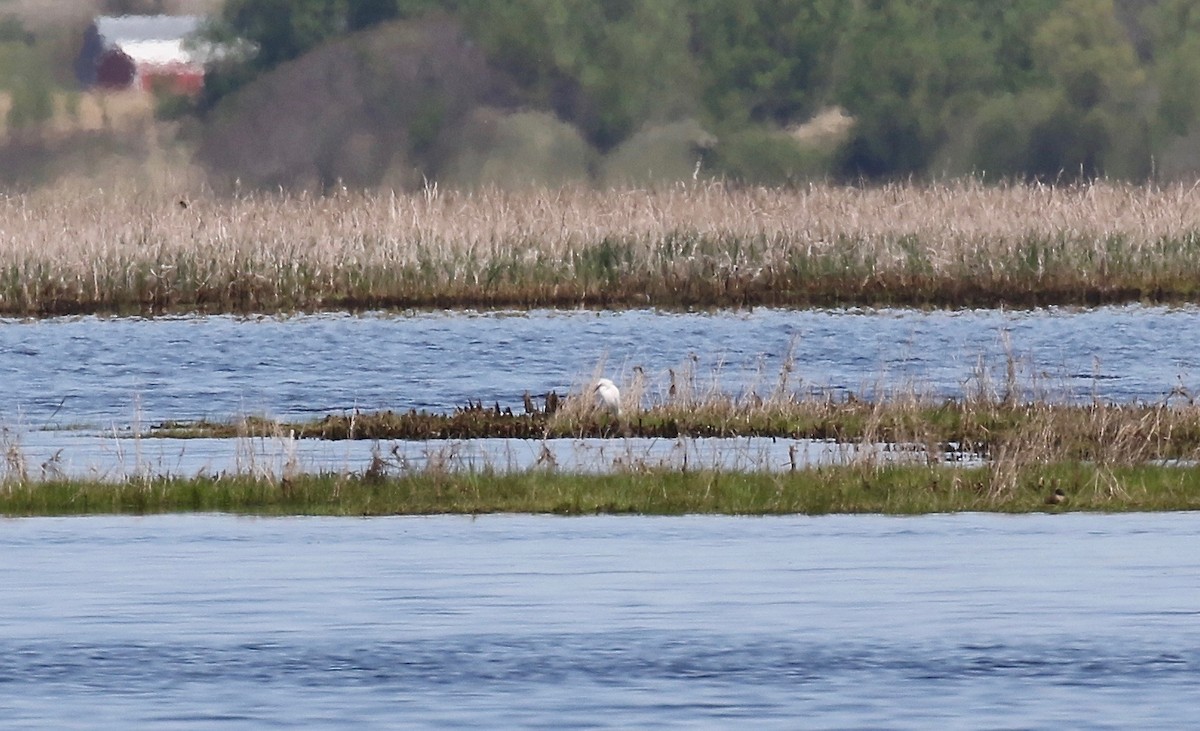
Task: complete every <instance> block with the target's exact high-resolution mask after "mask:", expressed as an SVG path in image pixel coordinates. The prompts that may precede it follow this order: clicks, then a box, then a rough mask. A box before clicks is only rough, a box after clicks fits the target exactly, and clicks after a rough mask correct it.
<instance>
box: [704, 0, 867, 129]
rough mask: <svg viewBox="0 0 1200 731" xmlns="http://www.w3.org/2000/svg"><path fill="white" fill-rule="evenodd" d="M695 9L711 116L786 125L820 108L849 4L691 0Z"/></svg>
mask: <svg viewBox="0 0 1200 731" xmlns="http://www.w3.org/2000/svg"><path fill="white" fill-rule="evenodd" d="M690 6H691V8H690V11H689V14H688V20H689V23H690V25H691V40H690V46H691V49H692V54H693V57H694V58H695V62H696V65H697V67H698V68H699V69H700V75H701V77H702V80H703V92H702V99H703V103H704V107H705V110H706V111H707V112H708V114H709V116H710V117H711V118H713V119H714V120H719V121H720V122H721V123H722V124H723V125H726V126H729V125H735V126H741V125H743V124H744V123H745V122H748V121H749V122H774V123H777V124H787V123H789V122H794V121H796V120H797V119H798V118H800V117H803V116H807V115H809V114H811V113H812V112H813V111H815V108H816V106H817V105H818V104H819V103H820V101H821V97H822V96H823V95H824V94H825V93H826V92H827V89H828V81H829V78H828V77H829V73H830V70H831V61H832V59H833V54H834V51H835V50H836V48H837V43H838V38H839V37H840V35H841V34H842V32H843V31H844V30H845V26H846V22H847V20H848V19H849V17H850V11H851V8H852V6H851V4H850V3H847V2H843V1H842V0H743V1H742V2H727V0H693V1H692V2H691V3H690Z"/></svg>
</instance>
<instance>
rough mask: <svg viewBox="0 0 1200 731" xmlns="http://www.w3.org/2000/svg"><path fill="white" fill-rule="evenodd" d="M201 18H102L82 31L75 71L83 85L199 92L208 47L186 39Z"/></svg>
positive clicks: (117, 88) (197, 26)
mask: <svg viewBox="0 0 1200 731" xmlns="http://www.w3.org/2000/svg"><path fill="white" fill-rule="evenodd" d="M202 22H203V19H202V18H201V17H200V16H197V15H123V16H119V17H116V16H101V17H98V18H96V19H95V20H94V21H92V24H91V25H90V26H89V27H88V29H87V31H86V32H85V33H84V36H83V45H82V46H81V48H80V49H79V56H78V57H77V58H76V60H75V76H76V78H77V79H78V80H79V83H80V85H81V86H83V87H84V88H85V89H93V88H100V89H113V90H119V89H140V90H142V91H152V90H159V89H163V90H167V91H171V92H174V93H179V94H195V93H197V92H199V91H200V89H201V88H202V87H203V86H204V63H205V61H206V60H207V58H206V56H207V55H208V52H207V51H206V50H205V49H204V47H203V46H201V45H196V44H194V43H189V42H188V39H189V38H190V37H192V36H193V35H195V34H196V32H197V31H199V30H200V27H201V23H202Z"/></svg>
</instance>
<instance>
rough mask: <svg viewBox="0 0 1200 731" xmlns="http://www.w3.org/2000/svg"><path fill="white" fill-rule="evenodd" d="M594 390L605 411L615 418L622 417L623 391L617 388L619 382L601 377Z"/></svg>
mask: <svg viewBox="0 0 1200 731" xmlns="http://www.w3.org/2000/svg"><path fill="white" fill-rule="evenodd" d="M593 391H594V392H595V394H596V399H597V400H598V401H599V403H600V406H602V407H603V408H604V410H605V411H607V412H608V413H610V414H612V415H613V417H615V418H618V419H619V418H621V391H620V390H619V389H618V388H617V384H615V383H613V382H612V381H610V380H608V379H607V378H601V379H600V380H598V381H596V388H595V389H593Z"/></svg>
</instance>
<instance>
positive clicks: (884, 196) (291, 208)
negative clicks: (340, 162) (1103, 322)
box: [0, 181, 1200, 315]
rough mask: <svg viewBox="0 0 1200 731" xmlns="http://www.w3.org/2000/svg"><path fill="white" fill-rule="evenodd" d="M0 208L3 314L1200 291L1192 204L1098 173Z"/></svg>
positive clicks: (966, 302)
mask: <svg viewBox="0 0 1200 731" xmlns="http://www.w3.org/2000/svg"><path fill="white" fill-rule="evenodd" d="M185 202H186V203H187V204H188V205H187V207H181V206H180V205H179V201H178V200H177V198H176V197H174V196H171V197H168V196H167V195H165V194H164V192H162V191H156V192H153V193H147V192H144V191H136V190H120V189H114V190H107V191H100V190H92V189H87V188H82V187H77V188H71V187H63V188H59V189H53V190H44V191H38V192H33V193H29V194H22V195H13V196H8V197H4V198H0V222H2V223H0V251H3V260H2V268H0V313H5V314H11V315H47V314H60V313H85V312H106V313H128V312H141V313H165V312H180V311H206V312H216V311H221V312H292V311H311V310H331V309H374V308H412V307H448V306H449V307H454V306H470V307H546V306H550V307H578V306H608V307H616V306H622V307H643V306H649V305H656V306H681V307H682V306H731V305H733V306H738V305H755V304H765V305H845V304H903V305H921V306H927V305H949V306H971V305H996V304H1000V303H1008V304H1012V305H1030V306H1032V305H1043V304H1053V303H1058V304H1069V303H1076V304H1093V303H1100V302H1121V301H1138V300H1145V301H1180V302H1184V301H1186V302H1195V301H1198V300H1200V296H1198V295H1200V228H1198V227H1197V223H1196V222H1197V221H1200V191H1197V190H1196V189H1194V188H1188V187H1182V186H1172V187H1147V186H1141V187H1139V186H1132V185H1125V184H1119V183H1113V182H1096V183H1090V184H1085V185H1075V186H1041V185H1029V186H1026V185H1008V186H999V187H987V186H983V185H980V184H977V183H974V182H970V181H965V182H953V183H944V184H930V185H915V184H910V185H890V186H884V187H874V188H852V187H839V186H832V185H814V186H811V187H807V188H801V189H761V188H734V187H730V186H726V185H722V184H700V185H691V186H678V187H668V188H661V189H655V190H612V191H594V190H589V189H582V188H577V189H563V190H552V191H551V190H544V191H527V192H521V193H506V192H501V191H496V190H485V191H477V192H455V191H443V190H439V189H436V188H431V189H429V190H426V191H424V192H418V193H414V194H392V193H355V192H349V191H343V192H341V193H340V194H337V195H331V196H327V197H320V198H318V197H306V196H303V195H297V196H292V195H267V194H253V195H244V196H237V197H233V198H217V197H207V198H191V199H189V200H187V201H185Z"/></svg>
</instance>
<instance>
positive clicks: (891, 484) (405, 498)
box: [0, 463, 1200, 516]
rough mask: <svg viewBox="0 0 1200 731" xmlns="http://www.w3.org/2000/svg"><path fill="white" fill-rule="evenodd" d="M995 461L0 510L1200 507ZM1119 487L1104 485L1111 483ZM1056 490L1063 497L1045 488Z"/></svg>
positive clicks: (61, 485)
mask: <svg viewBox="0 0 1200 731" xmlns="http://www.w3.org/2000/svg"><path fill="white" fill-rule="evenodd" d="M990 479H991V478H990V474H989V471H988V470H987V469H986V468H974V469H960V468H953V467H945V466H940V467H936V466H920V465H907V466H891V467H886V468H881V469H876V470H870V471H864V470H861V469H858V468H855V467H851V466H845V467H826V468H820V469H806V470H799V471H797V472H792V473H782V474H765V473H723V472H719V471H692V472H679V471H671V472H655V471H650V472H633V473H623V474H609V475H568V474H559V473H554V472H547V471H542V470H534V471H529V472H522V473H494V472H490V471H480V472H442V471H431V472H421V473H414V474H409V475H404V476H398V477H386V478H380V477H371V476H368V475H362V474H358V475H345V474H343V475H298V476H295V477H293V478H290V479H285V480H267V479H262V478H255V477H253V476H249V475H244V476H219V477H212V476H201V477H193V478H154V479H151V480H149V481H146V482H143V481H140V480H138V481H127V482H121V483H110V482H89V481H67V480H54V481H46V482H22V483H18V484H12V485H9V487H8V489H7V490H5V491H3V492H0V514H4V515H9V516H21V515H75V514H80V515H81V514H97V513H133V514H146V513H164V512H231V513H247V514H261V515H301V514H303V515H392V514H407V515H425V514H440V513H460V514H481V513H496V512H520V513H554V514H562V515H584V514H596V513H610V514H622V513H639V514H658V515H680V514H689V513H720V514H732V515H775V514H825V513H888V514H921V513H934V512H957V511H993V512H1016V513H1020V512H1036V511H1047V512H1062V511H1153V510H1195V509H1200V471H1197V470H1195V469H1176V468H1172V467H1165V466H1138V467H1121V468H1115V469H1113V470H1112V471H1109V472H1107V473H1105V474H1101V470H1100V468H1098V467H1097V466H1094V465H1088V464H1081V463H1074V464H1049V465H1041V466H1039V467H1037V468H1036V469H1033V470H1031V471H1029V472H1028V473H1026V474H1025V475H1024V476H1023V479H1022V480H1021V481H1019V482H1018V483H1017V484H1015V485H1014V486H1013V487H1012V488H1011V489H1007V490H1004V491H1002V492H997V491H995V490H992V489H991V488H990V483H989V480H990ZM1110 483H1111V484H1115V485H1119V486H1120V488H1121V489H1120V490H1110V489H1107V486H1108V485H1109V484H1110ZM1054 490H1059V491H1061V493H1062V495H1063V496H1064V497H1062V498H1061V499H1060V501H1054V500H1051V499H1049V497H1050V496H1052V495H1053V494H1054V492H1053V491H1054Z"/></svg>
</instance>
